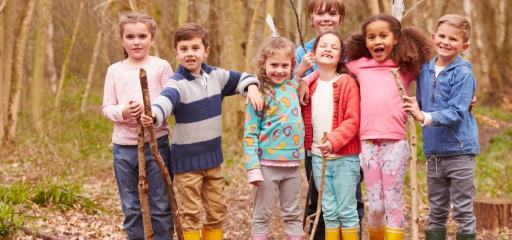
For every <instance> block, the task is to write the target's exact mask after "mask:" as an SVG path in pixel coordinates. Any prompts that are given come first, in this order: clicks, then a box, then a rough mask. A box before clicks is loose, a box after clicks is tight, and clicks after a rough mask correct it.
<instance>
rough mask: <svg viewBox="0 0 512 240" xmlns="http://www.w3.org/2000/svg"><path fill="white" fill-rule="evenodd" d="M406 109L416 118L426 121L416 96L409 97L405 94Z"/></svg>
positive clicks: (404, 105)
mask: <svg viewBox="0 0 512 240" xmlns="http://www.w3.org/2000/svg"><path fill="white" fill-rule="evenodd" d="M403 107H404V110H405V112H407V113H410V114H411V115H412V117H414V119H416V120H418V121H419V122H421V123H423V122H424V121H425V115H423V113H422V112H421V111H420V107H419V106H418V102H416V97H407V96H404V104H403Z"/></svg>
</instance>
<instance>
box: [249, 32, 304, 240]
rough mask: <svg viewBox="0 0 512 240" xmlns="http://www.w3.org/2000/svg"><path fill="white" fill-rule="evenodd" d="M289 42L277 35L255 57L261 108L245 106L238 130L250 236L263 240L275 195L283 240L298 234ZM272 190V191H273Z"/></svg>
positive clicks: (299, 148) (299, 139)
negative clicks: (248, 191) (250, 195)
mask: <svg viewBox="0 0 512 240" xmlns="http://www.w3.org/2000/svg"><path fill="white" fill-rule="evenodd" d="M293 47H294V46H293V44H292V43H291V42H290V41H289V40H287V39H285V38H282V37H274V38H271V39H268V40H267V41H266V42H265V43H264V45H263V49H262V51H261V54H260V56H259V59H258V68H259V71H258V79H259V80H260V82H261V84H260V91H261V92H262V94H263V96H264V101H265V106H264V108H263V110H261V111H256V110H255V109H254V108H253V106H252V105H251V104H248V105H247V108H246V114H245V128H244V152H245V161H246V163H245V167H246V169H247V173H248V179H249V183H251V184H252V185H254V186H255V195H254V212H253V217H252V222H251V236H250V238H251V239H253V240H266V239H267V233H268V228H269V225H270V223H271V221H272V211H273V209H274V205H275V198H276V197H277V193H279V201H280V206H281V219H282V221H283V222H284V230H285V233H286V235H287V237H288V240H299V239H302V238H303V235H304V232H303V229H302V217H301V209H300V206H299V202H300V189H301V185H300V179H301V175H300V169H299V166H300V161H301V160H302V159H304V147H303V138H304V125H303V122H302V118H301V112H300V105H299V100H298V96H297V84H296V83H295V82H294V80H293V79H292V71H293V69H294V67H295V62H296V60H295V55H294V51H293ZM275 189H277V192H276V191H275Z"/></svg>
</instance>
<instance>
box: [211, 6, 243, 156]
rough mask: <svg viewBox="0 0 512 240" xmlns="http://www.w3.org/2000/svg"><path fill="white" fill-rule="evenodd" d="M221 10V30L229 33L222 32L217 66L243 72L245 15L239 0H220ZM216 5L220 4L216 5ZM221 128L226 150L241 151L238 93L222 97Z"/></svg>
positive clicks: (240, 106)
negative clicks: (219, 58) (226, 143)
mask: <svg viewBox="0 0 512 240" xmlns="http://www.w3.org/2000/svg"><path fill="white" fill-rule="evenodd" d="M220 3H221V4H220V9H225V13H223V14H222V15H221V19H220V20H221V23H220V24H221V26H222V28H221V29H222V30H223V31H222V32H229V33H231V34H223V35H221V36H220V37H221V38H222V43H225V44H224V45H222V47H221V49H220V52H221V54H220V55H221V63H220V66H221V67H222V68H226V69H234V70H238V71H244V70H245V69H243V67H244V61H240V59H244V56H243V51H242V45H243V43H244V41H245V35H244V28H245V25H244V24H243V23H244V16H245V15H246V12H245V9H244V8H243V2H242V1H241V0H220ZM217 6H219V5H217ZM222 109H223V114H222V115H223V116H222V118H223V120H222V121H223V125H224V126H223V130H224V134H225V135H226V138H223V141H225V142H229V143H236V144H229V146H226V145H225V146H224V147H227V148H228V149H225V150H227V151H229V152H233V153H239V154H241V151H240V149H243V148H242V145H241V142H240V140H239V139H240V137H241V136H242V134H243V125H242V124H243V119H244V110H245V105H244V100H243V99H241V97H239V96H235V97H228V98H225V99H224V100H223V107H222Z"/></svg>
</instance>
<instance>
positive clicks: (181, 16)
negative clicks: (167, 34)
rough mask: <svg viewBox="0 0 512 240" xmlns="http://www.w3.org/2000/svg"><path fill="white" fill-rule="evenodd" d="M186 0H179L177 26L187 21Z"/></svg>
mask: <svg viewBox="0 0 512 240" xmlns="http://www.w3.org/2000/svg"><path fill="white" fill-rule="evenodd" d="M187 6H188V0H179V9H178V26H181V25H183V24H185V23H186V22H187V21H188V7H187Z"/></svg>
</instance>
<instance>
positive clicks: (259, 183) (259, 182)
mask: <svg viewBox="0 0 512 240" xmlns="http://www.w3.org/2000/svg"><path fill="white" fill-rule="evenodd" d="M261 182H262V181H254V182H250V184H252V185H254V186H255V187H259V186H261Z"/></svg>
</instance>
